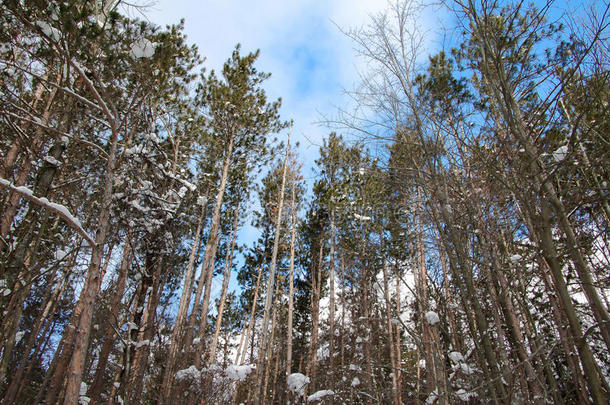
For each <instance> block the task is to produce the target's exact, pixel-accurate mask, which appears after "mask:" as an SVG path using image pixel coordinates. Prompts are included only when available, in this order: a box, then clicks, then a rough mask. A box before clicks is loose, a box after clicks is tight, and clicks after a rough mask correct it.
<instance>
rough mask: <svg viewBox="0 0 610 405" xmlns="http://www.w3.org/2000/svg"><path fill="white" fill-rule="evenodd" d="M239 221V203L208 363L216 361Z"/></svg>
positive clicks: (228, 248) (236, 209)
mask: <svg viewBox="0 0 610 405" xmlns="http://www.w3.org/2000/svg"><path fill="white" fill-rule="evenodd" d="M238 221H239V204H238V205H237V207H235V219H234V220H233V229H232V232H231V236H230V238H229V239H230V242H229V244H230V245H231V246H230V247H229V246H228V247H227V257H226V259H225V271H224V275H223V280H222V293H221V295H220V303H219V304H218V315H217V316H216V328H215V330H214V338H213V339H212V345H211V347H210V357H209V359H208V364H215V363H216V348H217V346H218V336H219V334H220V329H221V328H222V316H223V314H224V309H225V301H226V298H227V289H228V288H229V280H230V279H231V266H232V265H233V251H234V249H235V235H236V233H237V225H238Z"/></svg>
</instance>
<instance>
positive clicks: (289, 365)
mask: <svg viewBox="0 0 610 405" xmlns="http://www.w3.org/2000/svg"><path fill="white" fill-rule="evenodd" d="M296 188H297V187H296V178H294V179H293V183H292V197H291V200H290V222H291V223H290V269H289V274H288V283H289V284H288V331H287V332H286V335H287V336H286V340H287V342H286V378H288V376H289V375H290V374H291V373H292V322H293V320H292V318H293V312H294V245H295V240H296Z"/></svg>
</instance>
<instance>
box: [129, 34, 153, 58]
mask: <svg viewBox="0 0 610 405" xmlns="http://www.w3.org/2000/svg"><path fill="white" fill-rule="evenodd" d="M156 47H157V43H155V42H150V41H149V40H148V39H146V38H140V39H138V40H137V41H136V42H134V43H133V44H132V45H131V51H130V52H129V54H130V55H131V56H133V57H134V58H150V57H151V56H153V55H154V54H155V48H156Z"/></svg>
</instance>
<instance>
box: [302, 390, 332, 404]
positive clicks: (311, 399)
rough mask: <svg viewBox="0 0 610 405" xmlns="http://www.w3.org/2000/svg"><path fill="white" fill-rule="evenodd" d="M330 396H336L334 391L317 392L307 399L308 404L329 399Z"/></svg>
mask: <svg viewBox="0 0 610 405" xmlns="http://www.w3.org/2000/svg"><path fill="white" fill-rule="evenodd" d="M329 395H335V392H334V391H333V390H320V391H316V392H314V393H313V394H311V395H310V396H308V397H307V402H308V403H309V402H314V401H319V400H321V399H322V398H324V397H327V396H329Z"/></svg>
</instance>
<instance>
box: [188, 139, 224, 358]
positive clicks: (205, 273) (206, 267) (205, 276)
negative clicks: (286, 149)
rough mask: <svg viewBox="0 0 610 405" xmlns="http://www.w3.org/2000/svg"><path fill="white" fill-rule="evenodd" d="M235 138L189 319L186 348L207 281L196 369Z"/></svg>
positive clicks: (196, 350)
mask: <svg viewBox="0 0 610 405" xmlns="http://www.w3.org/2000/svg"><path fill="white" fill-rule="evenodd" d="M234 138H235V136H234V134H231V137H230V138H229V145H228V146H227V153H226V156H225V161H224V163H223V166H222V176H221V178H220V185H219V187H218V193H217V194H216V205H215V207H214V213H213V215H212V226H211V228H210V234H209V235H208V240H207V243H206V245H205V253H204V258H203V264H202V265H201V275H200V276H199V283H198V284H197V291H196V292H195V300H194V302H193V313H192V314H191V317H190V319H189V324H188V330H187V337H186V342H185V346H189V345H190V344H191V342H192V336H193V333H192V330H193V328H194V326H195V321H196V319H197V308H198V307H199V305H200V303H199V299H200V298H201V292H202V289H203V282H204V281H205V294H204V297H203V302H201V314H200V317H201V318H200V320H199V337H200V342H199V344H198V345H196V349H195V359H194V364H195V367H197V368H199V367H200V364H201V354H202V352H203V345H204V344H205V329H206V327H207V323H208V322H207V320H208V308H209V305H210V295H211V293H212V278H213V277H214V260H215V259H216V251H217V250H218V239H219V229H220V213H221V209H222V203H223V200H224V193H225V189H226V187H227V179H228V178H229V166H230V163H231V158H232V156H233V142H234V140H235V139H234Z"/></svg>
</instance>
